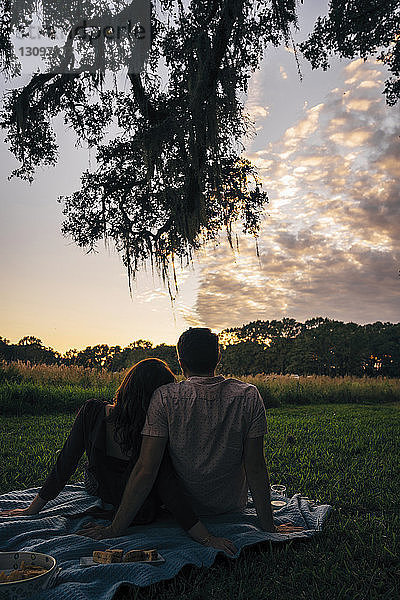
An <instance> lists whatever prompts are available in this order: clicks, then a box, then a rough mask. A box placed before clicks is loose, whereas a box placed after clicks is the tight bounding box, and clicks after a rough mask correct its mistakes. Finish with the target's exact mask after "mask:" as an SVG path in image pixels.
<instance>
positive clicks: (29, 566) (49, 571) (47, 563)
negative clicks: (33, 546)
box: [0, 552, 58, 600]
mask: <svg viewBox="0 0 400 600" xmlns="http://www.w3.org/2000/svg"><path fill="white" fill-rule="evenodd" d="M57 572H58V569H57V563H56V559H55V558H54V557H53V556H49V555H48V554H41V553H39V552H0V600H24V599H27V598H30V597H31V596H33V595H34V594H37V593H38V592H39V591H40V590H42V589H45V588H46V587H50V585H51V584H52V583H53V581H54V579H55V576H56V574H57Z"/></svg>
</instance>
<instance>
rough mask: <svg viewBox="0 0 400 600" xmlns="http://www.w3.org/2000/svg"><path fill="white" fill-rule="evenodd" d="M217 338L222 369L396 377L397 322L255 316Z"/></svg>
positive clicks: (399, 354) (399, 357) (399, 360)
mask: <svg viewBox="0 0 400 600" xmlns="http://www.w3.org/2000/svg"><path fill="white" fill-rule="evenodd" d="M220 337H221V342H222V344H223V345H224V346H225V351H224V353H223V358H222V361H221V370H222V371H223V372H226V373H235V374H238V375H239V374H240V375H245V374H249V375H255V374H257V373H283V374H285V373H298V374H300V375H311V374H316V375H331V376H334V375H340V376H343V375H358V376H362V375H369V376H377V375H387V376H390V377H399V376H400V323H397V324H393V323H381V322H380V321H378V322H376V323H373V324H368V325H358V324H357V323H343V322H341V321H335V320H333V319H326V318H325V319H324V318H322V317H318V318H314V319H309V320H307V321H305V323H299V322H297V321H295V320H294V319H282V320H281V321H254V322H252V323H248V324H246V325H243V326H242V327H235V328H231V329H225V330H224V331H223V332H221V335H220Z"/></svg>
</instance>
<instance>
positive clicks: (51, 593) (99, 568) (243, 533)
mask: <svg viewBox="0 0 400 600" xmlns="http://www.w3.org/2000/svg"><path fill="white" fill-rule="evenodd" d="M38 491H39V488H32V489H28V490H23V491H15V492H9V493H7V494H3V495H0V510H6V509H7V508H18V507H25V506H27V504H29V502H30V501H31V500H32V499H33V498H34V496H35V495H36V494H37V492H38ZM271 498H272V499H274V498H275V497H274V495H271ZM276 499H277V498H276ZM94 506H97V507H99V508H101V507H102V502H101V500H100V499H97V498H94V497H93V496H90V495H89V494H87V493H86V491H85V489H84V487H83V485H81V484H77V485H67V486H66V487H65V488H64V490H63V492H61V494H59V496H58V497H57V498H56V499H55V500H52V501H50V502H49V503H48V504H47V505H46V507H45V509H44V510H43V511H42V512H41V513H39V514H38V515H34V516H24V517H5V518H1V519H0V550H1V551H3V552H10V551H17V550H19V551H28V552H42V553H45V554H50V555H51V556H54V557H55V558H56V560H57V563H58V565H59V567H61V571H60V572H59V574H58V575H57V578H56V581H55V584H54V586H53V587H51V588H49V589H47V590H44V591H42V592H40V594H38V595H37V596H35V598H32V599H31V600H70V599H71V598H74V599H76V600H111V599H112V598H113V596H114V594H115V592H116V590H117V588H118V587H119V586H120V585H121V584H122V583H130V584H133V585H135V586H141V587H143V586H146V585H150V584H151V583H156V582H158V581H162V580H165V579H171V578H173V577H174V576H175V575H176V574H177V573H178V572H179V571H180V570H181V569H182V567H184V566H185V565H188V564H190V565H195V566H198V567H201V566H203V567H209V566H211V565H212V564H213V562H214V560H215V557H216V555H217V554H218V552H219V551H217V550H215V549H214V548H209V547H205V546H202V545H201V544H198V543H197V542H194V541H193V540H192V539H191V538H190V537H189V536H188V535H187V534H186V533H185V532H184V531H183V530H182V529H180V528H179V527H178V526H177V525H176V522H175V521H174V520H173V519H172V518H168V517H167V518H163V519H161V520H157V521H156V522H154V523H153V524H151V525H145V526H136V527H132V528H131V529H130V530H129V535H127V536H124V537H121V538H115V539H110V540H101V541H96V540H92V539H90V538H85V537H81V536H78V535H76V533H75V532H76V531H78V530H79V529H81V528H82V526H83V525H84V524H85V523H87V522H89V521H93V517H91V516H80V517H76V516H75V517H71V516H68V515H76V514H77V513H81V512H83V511H85V510H87V509H89V508H92V507H94ZM331 510H332V507H331V506H329V505H315V504H313V503H311V502H309V501H308V500H306V499H305V498H303V497H301V495H300V494H295V495H294V496H293V497H292V498H290V499H289V501H288V504H287V505H286V506H285V507H283V508H281V509H279V510H277V511H276V512H275V513H274V520H275V522H276V524H280V523H285V522H287V521H291V522H292V523H293V524H294V525H298V526H302V527H305V530H304V531H302V532H295V533H291V534H278V533H266V532H263V531H261V530H260V529H258V527H257V517H256V513H255V510H254V508H252V506H251V504H249V506H248V508H246V509H245V510H244V511H243V512H240V513H228V514H224V515H218V516H213V517H207V518H204V519H202V520H203V522H204V523H205V524H206V525H207V527H208V528H209V530H210V531H211V532H212V533H213V534H214V535H218V536H223V537H227V538H230V539H231V540H232V541H233V542H234V543H235V545H236V547H237V548H238V553H237V554H236V556H235V558H237V557H238V556H239V555H240V551H241V550H242V549H243V548H244V547H246V546H251V545H252V544H257V543H259V542H263V541H266V540H271V541H274V542H283V541H287V540H288V539H305V538H310V537H312V536H313V535H315V534H316V533H318V532H319V531H321V529H322V526H323V524H324V521H325V520H326V518H327V517H328V515H329V513H330V511H331ZM96 522H98V523H104V524H106V521H104V520H100V519H99V520H96ZM107 548H122V549H123V550H124V551H127V550H132V549H135V548H137V549H139V548H157V549H158V551H159V553H160V554H161V555H162V556H163V557H164V558H165V563H163V564H161V565H158V566H156V565H146V564H135V563H128V564H115V565H96V566H90V567H81V566H80V564H79V560H80V557H82V556H91V555H92V553H93V550H106V549H107Z"/></svg>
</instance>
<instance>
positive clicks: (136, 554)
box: [123, 550, 158, 562]
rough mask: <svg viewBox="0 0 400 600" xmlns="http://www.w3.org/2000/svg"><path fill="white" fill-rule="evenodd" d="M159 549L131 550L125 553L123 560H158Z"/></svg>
mask: <svg viewBox="0 0 400 600" xmlns="http://www.w3.org/2000/svg"><path fill="white" fill-rule="evenodd" d="M157 557H158V551H157V550H130V551H129V552H126V553H125V554H124V558H123V562H139V561H143V560H144V561H150V560H157Z"/></svg>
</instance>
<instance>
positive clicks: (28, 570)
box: [0, 561, 49, 583]
mask: <svg viewBox="0 0 400 600" xmlns="http://www.w3.org/2000/svg"><path fill="white" fill-rule="evenodd" d="M48 570H49V569H46V568H45V567H39V566H37V565H26V564H25V562H24V561H22V562H21V564H20V566H19V568H18V569H14V570H13V571H11V573H8V575H7V574H6V573H5V572H4V571H1V572H0V583H12V582H13V581H21V580H23V579H30V578H31V577H38V576H39V575H43V573H47V571H48Z"/></svg>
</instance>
